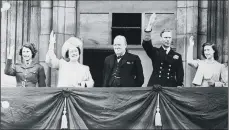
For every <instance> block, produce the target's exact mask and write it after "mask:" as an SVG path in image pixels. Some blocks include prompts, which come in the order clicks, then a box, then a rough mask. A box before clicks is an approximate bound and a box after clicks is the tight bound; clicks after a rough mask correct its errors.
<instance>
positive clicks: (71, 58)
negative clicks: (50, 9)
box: [45, 31, 94, 87]
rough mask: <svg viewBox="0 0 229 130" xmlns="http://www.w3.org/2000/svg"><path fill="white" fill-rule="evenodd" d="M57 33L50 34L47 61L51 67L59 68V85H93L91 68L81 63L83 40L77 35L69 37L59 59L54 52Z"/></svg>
mask: <svg viewBox="0 0 229 130" xmlns="http://www.w3.org/2000/svg"><path fill="white" fill-rule="evenodd" d="M55 43H56V41H55V34H54V33H53V31H52V32H51V34H50V44H49V50H48V52H47V54H46V60H45V61H46V63H47V64H48V66H50V67H51V68H56V69H59V73H58V84H57V87H93V85H94V80H93V79H92V76H91V73H90V69H89V67H88V66H86V65H82V64H81V63H79V57H80V54H81V50H80V48H82V44H83V43H82V41H81V40H80V39H78V38H76V37H71V38H69V39H68V40H67V41H66V42H65V43H64V44H63V46H62V57H63V58H61V59H58V58H57V57H56V55H55V53H54V44H55Z"/></svg>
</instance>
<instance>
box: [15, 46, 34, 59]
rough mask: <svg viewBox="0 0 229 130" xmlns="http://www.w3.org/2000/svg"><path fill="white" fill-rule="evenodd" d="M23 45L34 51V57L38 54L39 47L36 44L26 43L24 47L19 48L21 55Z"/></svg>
mask: <svg viewBox="0 0 229 130" xmlns="http://www.w3.org/2000/svg"><path fill="white" fill-rule="evenodd" d="M23 47H26V48H29V49H30V50H31V52H32V58H34V57H35V56H36V53H37V49H36V47H35V45H34V43H26V44H24V45H22V48H21V49H20V50H19V55H20V56H22V49H23Z"/></svg>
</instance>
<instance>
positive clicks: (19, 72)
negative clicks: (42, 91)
mask: <svg viewBox="0 0 229 130" xmlns="http://www.w3.org/2000/svg"><path fill="white" fill-rule="evenodd" d="M16 77H17V78H18V79H19V80H24V78H23V77H24V71H23V70H16Z"/></svg>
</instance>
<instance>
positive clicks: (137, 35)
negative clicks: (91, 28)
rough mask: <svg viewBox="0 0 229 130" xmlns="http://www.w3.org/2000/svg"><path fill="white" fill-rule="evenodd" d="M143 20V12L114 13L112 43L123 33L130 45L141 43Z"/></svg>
mask: <svg viewBox="0 0 229 130" xmlns="http://www.w3.org/2000/svg"><path fill="white" fill-rule="evenodd" d="M141 22H142V20H141V13H113V14H112V44H113V40H114V38H115V37H116V36H117V35H123V36H125V37H126V40H127V44H128V45H141Z"/></svg>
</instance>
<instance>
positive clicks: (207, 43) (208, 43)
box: [202, 42, 219, 60]
mask: <svg viewBox="0 0 229 130" xmlns="http://www.w3.org/2000/svg"><path fill="white" fill-rule="evenodd" d="M205 46H211V47H212V49H213V50H214V51H215V52H214V59H215V60H218V59H219V56H218V50H217V47H216V45H215V44H212V43H210V42H206V43H204V44H203V45H202V55H203V57H204V58H205V59H206V58H207V57H206V56H205V54H204V47H205Z"/></svg>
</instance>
